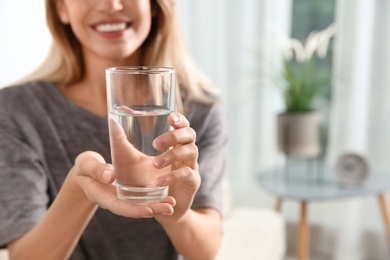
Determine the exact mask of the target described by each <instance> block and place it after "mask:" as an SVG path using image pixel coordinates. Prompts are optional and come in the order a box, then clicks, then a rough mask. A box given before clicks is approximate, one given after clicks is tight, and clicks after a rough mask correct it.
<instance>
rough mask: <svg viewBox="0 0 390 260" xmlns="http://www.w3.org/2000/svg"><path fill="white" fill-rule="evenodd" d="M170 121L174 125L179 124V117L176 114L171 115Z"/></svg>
mask: <svg viewBox="0 0 390 260" xmlns="http://www.w3.org/2000/svg"><path fill="white" fill-rule="evenodd" d="M172 119H173V121H174V122H175V123H176V124H177V123H179V122H180V117H179V116H178V115H176V114H172Z"/></svg>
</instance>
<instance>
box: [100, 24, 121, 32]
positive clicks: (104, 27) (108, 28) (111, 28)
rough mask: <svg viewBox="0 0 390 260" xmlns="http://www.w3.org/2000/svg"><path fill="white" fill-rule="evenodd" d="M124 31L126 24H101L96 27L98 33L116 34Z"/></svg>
mask: <svg viewBox="0 0 390 260" xmlns="http://www.w3.org/2000/svg"><path fill="white" fill-rule="evenodd" d="M124 29H126V23H113V24H101V25H98V26H96V30H98V31H99V32H117V31H122V30H124Z"/></svg>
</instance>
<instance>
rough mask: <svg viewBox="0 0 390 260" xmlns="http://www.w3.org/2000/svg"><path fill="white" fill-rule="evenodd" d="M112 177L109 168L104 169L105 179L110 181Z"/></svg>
mask: <svg viewBox="0 0 390 260" xmlns="http://www.w3.org/2000/svg"><path fill="white" fill-rule="evenodd" d="M110 178H111V172H110V171H109V170H104V172H103V180H104V182H106V183H107V182H109V181H110Z"/></svg>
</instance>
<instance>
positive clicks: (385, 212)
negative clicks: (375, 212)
mask: <svg viewBox="0 0 390 260" xmlns="http://www.w3.org/2000/svg"><path fill="white" fill-rule="evenodd" d="M378 198H379V204H380V206H381V210H382V215H383V220H384V222H385V226H386V232H387V239H388V242H389V245H390V216H389V210H388V208H387V201H386V197H385V195H384V194H383V193H379V195H378Z"/></svg>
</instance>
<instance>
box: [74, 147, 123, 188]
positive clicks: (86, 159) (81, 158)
mask: <svg viewBox="0 0 390 260" xmlns="http://www.w3.org/2000/svg"><path fill="white" fill-rule="evenodd" d="M75 166H76V169H77V175H79V176H84V177H91V178H93V179H94V180H97V181H99V182H102V183H112V182H113V181H114V179H115V174H114V171H113V169H112V165H109V164H106V161H105V160H104V158H103V157H102V156H101V155H100V154H98V153H96V152H92V151H87V152H83V153H81V154H80V155H78V156H77V158H76V161H75Z"/></svg>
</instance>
